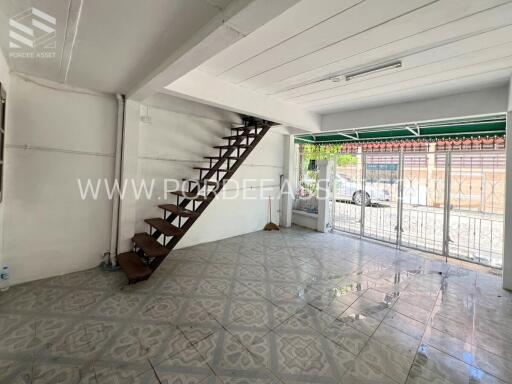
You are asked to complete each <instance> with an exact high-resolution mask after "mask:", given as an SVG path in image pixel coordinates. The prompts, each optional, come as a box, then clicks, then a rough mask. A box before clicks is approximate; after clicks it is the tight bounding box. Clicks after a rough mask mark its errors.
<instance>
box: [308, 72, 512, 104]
mask: <svg viewBox="0 0 512 384" xmlns="http://www.w3.org/2000/svg"><path fill="white" fill-rule="evenodd" d="M508 79H510V70H509V69H504V70H498V71H493V72H486V73H483V74H479V75H474V76H469V77H466V78H459V79H453V80H449V81H443V82H441V83H433V84H429V85H427V86H422V87H418V88H405V89H400V90H398V91H393V92H386V93H385V94H379V95H375V96H371V97H362V98H351V99H350V100H347V101H345V102H343V103H342V104H340V103H338V104H336V103H335V104H330V105H325V106H318V107H311V108H309V109H310V110H311V111H314V112H317V113H321V114H328V113H333V112H340V111H353V110H357V109H362V108H370V107H378V106H383V105H389V104H397V103H406V102H410V101H415V100H421V99H426V98H434V97H441V96H446V95H450V94H453V93H454V90H455V91H456V92H457V93H463V92H471V91H476V90H480V89H482V88H489V87H494V86H501V85H503V84H506V82H507V80H508Z"/></svg>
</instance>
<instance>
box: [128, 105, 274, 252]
mask: <svg viewBox="0 0 512 384" xmlns="http://www.w3.org/2000/svg"><path fill="white" fill-rule="evenodd" d="M148 104H150V107H149V115H150V116H151V119H152V123H151V124H144V123H141V124H140V130H139V138H140V141H139V161H138V176H139V178H143V179H145V180H146V182H148V183H149V182H150V180H151V179H153V178H155V179H156V180H157V183H156V184H155V185H156V187H155V190H157V191H158V193H157V194H155V195H154V196H153V198H152V199H151V200H148V199H142V200H139V202H138V204H137V215H136V223H135V231H136V232H141V231H148V226H147V225H146V224H145V223H144V219H146V218H151V217H161V216H162V214H163V212H162V210H161V209H159V208H158V205H159V204H163V203H164V202H172V203H175V202H176V200H175V199H176V197H175V196H172V195H171V196H167V197H166V196H163V193H162V190H163V181H162V180H163V179H165V178H173V179H177V180H181V179H182V178H198V177H199V173H198V171H194V170H193V169H192V167H193V166H196V165H201V164H204V165H206V163H202V162H203V161H204V160H203V156H216V155H217V151H218V150H214V149H213V148H212V146H214V145H218V144H222V143H223V140H221V137H222V136H227V135H230V134H231V131H230V130H229V129H228V128H229V127H230V125H231V123H232V122H239V121H240V120H239V117H238V115H236V114H233V113H230V112H226V111H223V110H221V109H217V108H213V107H209V106H206V105H202V104H199V103H195V102H191V101H187V100H183V99H179V98H175V97H172V96H169V95H158V96H156V97H154V98H152V99H150V100H149V101H148ZM141 110H142V113H143V114H145V113H146V108H145V106H142V108H141ZM283 148H284V136H283V135H282V134H279V133H273V132H272V131H271V132H269V133H268V134H267V135H266V136H265V137H264V138H263V140H262V141H261V142H260V143H259V144H258V146H257V147H256V148H255V149H254V151H253V152H252V153H251V154H250V156H249V157H248V158H247V159H246V161H245V162H244V164H243V165H242V166H241V167H240V168H239V169H238V171H237V172H236V174H235V176H234V177H233V180H235V181H237V182H238V183H239V184H238V185H235V184H228V185H227V186H226V187H225V190H227V192H226V193H227V195H226V197H227V198H222V196H219V197H217V198H216V199H215V200H214V201H213V202H212V203H211V204H210V205H209V207H208V208H207V210H206V211H205V212H204V213H203V215H202V216H201V217H200V218H199V219H198V220H197V221H196V223H195V224H194V226H193V227H192V229H191V230H190V231H189V232H188V233H187V234H186V235H185V237H184V238H183V239H182V240H181V241H180V243H179V245H178V247H184V246H189V245H193V244H198V243H204V242H208V241H214V240H218V239H223V238H226V237H231V236H236V235H240V234H243V233H248V232H253V231H257V230H261V229H262V228H263V226H264V225H265V224H266V223H267V221H268V200H267V199H261V198H260V188H258V186H259V185H260V181H261V180H262V179H265V180H264V181H263V185H265V186H272V187H271V188H269V189H268V191H267V189H265V190H264V195H265V196H268V195H269V194H270V195H272V196H274V197H277V196H278V195H279V176H280V175H281V174H283ZM244 179H246V180H247V181H246V183H247V184H246V186H247V188H246V189H245V192H246V194H247V196H248V197H251V198H252V199H244V198H243V195H242V192H243V190H242V189H243V180H244ZM249 179H251V180H249ZM251 187H252V189H251ZM237 189H238V190H237ZM235 190H237V191H235ZM235 192H238V193H239V196H238V197H237V198H236V199H231V198H233V197H234V196H235ZM159 197H160V199H159ZM272 208H273V221H274V222H276V223H278V222H279V213H278V209H279V203H278V202H277V201H275V202H274V203H273V207H272Z"/></svg>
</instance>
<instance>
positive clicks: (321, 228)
mask: <svg viewBox="0 0 512 384" xmlns="http://www.w3.org/2000/svg"><path fill="white" fill-rule="evenodd" d="M333 167H334V161H332V160H322V161H319V162H318V221H317V227H316V230H317V231H318V232H327V231H328V230H329V229H330V228H331V225H332V223H331V216H332V215H331V213H332V212H331V209H330V200H331V197H330V195H331V174H332V169H333Z"/></svg>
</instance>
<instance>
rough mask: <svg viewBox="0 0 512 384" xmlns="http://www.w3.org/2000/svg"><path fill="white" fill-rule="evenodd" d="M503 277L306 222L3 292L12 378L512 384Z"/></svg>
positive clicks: (0, 371) (1, 337)
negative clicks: (136, 266)
mask: <svg viewBox="0 0 512 384" xmlns="http://www.w3.org/2000/svg"><path fill="white" fill-rule="evenodd" d="M500 284H501V279H500V277H498V276H493V275H490V274H485V273H482V272H475V271H472V270H468V269H464V268H463V267H461V266H458V265H448V264H445V263H443V262H441V261H438V260H435V259H429V258H426V257H422V256H420V255H418V254H416V253H412V252H409V253H408V252H397V251H395V250H394V249H392V248H389V247H386V246H382V245H377V244H374V243H370V242H366V241H359V240H356V239H353V238H350V237H346V236H343V235H338V234H321V233H316V232H311V231H307V230H304V229H300V228H293V229H289V230H281V231H280V232H270V233H268V232H257V233H252V234H248V235H244V236H239V237H235V238H230V239H226V240H223V241H218V242H215V243H208V244H203V245H198V246H195V247H190V248H186V249H181V250H177V251H174V252H172V254H171V256H170V257H169V258H168V259H167V260H166V261H165V262H164V263H163V264H162V266H161V267H160V269H158V270H157V272H156V273H155V274H154V275H153V276H152V277H151V279H150V280H149V281H147V282H144V283H140V284H137V285H135V286H127V285H126V283H125V277H124V276H123V274H122V273H121V272H115V273H107V272H101V271H99V270H97V269H95V270H89V271H84V272H78V273H73V274H69V275H64V276H61V277H56V278H52V279H46V280H42V281H37V282H34V283H30V284H23V285H19V286H16V287H13V288H11V289H10V290H8V291H7V292H3V293H0V382H1V383H9V384H12V383H34V384H39V383H48V384H57V383H88V384H89V383H94V384H100V383H101V384H103V383H109V384H114V383H116V384H117V383H151V384H156V383H166V384H170V383H176V384H177V383H181V384H184V383H233V384H234V383H237V384H242V383H258V384H265V383H290V384H292V383H294V384H297V383H379V384H386V383H410V384H413V383H452V384H453V383H466V384H467V383H502V382H512V328H511V327H510V324H511V320H512V294H510V293H507V292H505V291H503V290H501V289H500Z"/></svg>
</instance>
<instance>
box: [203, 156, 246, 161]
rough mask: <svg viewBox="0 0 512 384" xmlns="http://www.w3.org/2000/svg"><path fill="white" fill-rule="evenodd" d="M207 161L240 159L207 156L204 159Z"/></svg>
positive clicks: (237, 158)
mask: <svg viewBox="0 0 512 384" xmlns="http://www.w3.org/2000/svg"><path fill="white" fill-rule="evenodd" d="M204 158H205V159H208V160H221V159H226V160H239V159H240V157H236V156H228V157H222V156H205V157H204Z"/></svg>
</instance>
